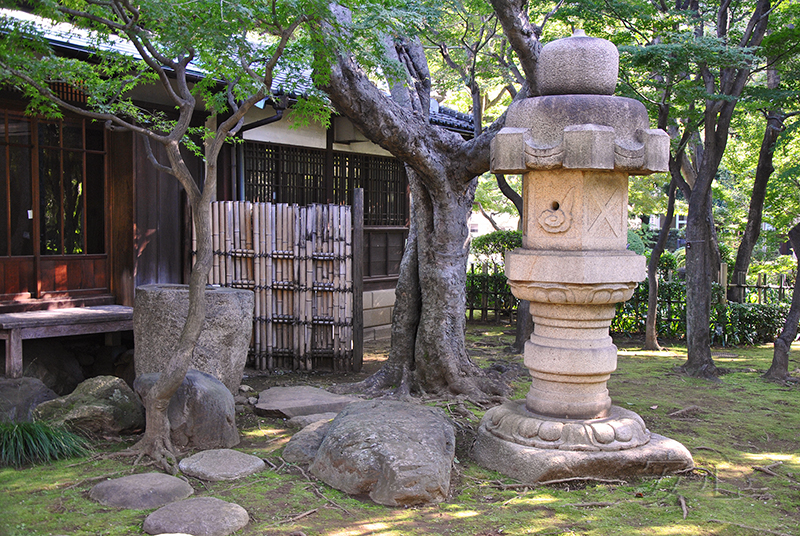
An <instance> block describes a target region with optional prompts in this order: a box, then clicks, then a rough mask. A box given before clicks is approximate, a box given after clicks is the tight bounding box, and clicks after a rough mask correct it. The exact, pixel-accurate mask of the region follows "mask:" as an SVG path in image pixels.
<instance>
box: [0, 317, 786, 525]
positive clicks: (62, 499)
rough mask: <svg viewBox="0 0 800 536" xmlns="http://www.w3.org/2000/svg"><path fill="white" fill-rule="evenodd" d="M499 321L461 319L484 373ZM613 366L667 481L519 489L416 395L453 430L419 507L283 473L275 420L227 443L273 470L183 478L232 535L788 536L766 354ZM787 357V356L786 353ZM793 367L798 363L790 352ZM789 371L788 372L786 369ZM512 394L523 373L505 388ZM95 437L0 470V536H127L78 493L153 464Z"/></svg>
mask: <svg viewBox="0 0 800 536" xmlns="http://www.w3.org/2000/svg"><path fill="white" fill-rule="evenodd" d="M512 341H513V335H512V334H511V330H510V328H509V327H508V326H486V325H470V327H469V333H468V342H467V344H468V348H469V351H470V353H471V355H472V357H473V358H474V359H475V360H476V361H477V362H479V363H480V364H481V365H482V366H485V367H494V368H496V369H500V370H506V371H509V370H510V371H511V372H512V373H513V371H514V370H520V368H521V367H520V364H521V361H522V359H521V356H519V355H514V354H513V353H511V351H510V349H509V345H510V344H511V342H512ZM617 345H618V346H619V349H620V351H619V366H618V370H617V372H615V373H614V374H613V376H612V379H611V381H610V382H609V390H610V392H611V395H612V398H613V399H614V401H615V403H616V404H618V405H621V406H623V407H627V408H630V409H632V410H634V411H636V412H637V413H639V414H640V415H641V416H642V417H643V418H644V420H645V421H646V423H647V425H648V427H649V428H650V430H651V431H654V432H657V433H659V434H662V435H666V436H668V437H672V438H674V439H677V440H678V441H681V442H682V443H683V444H684V445H686V446H687V447H688V448H689V450H690V451H691V452H692V454H693V456H694V460H695V464H696V467H697V468H696V470H694V471H692V472H691V473H688V474H682V475H679V476H667V477H663V478H647V479H638V480H629V481H619V482H615V481H609V482H593V481H570V482H563V483H559V484H551V485H545V486H536V487H525V486H522V485H520V484H519V483H517V482H514V481H513V480H511V479H508V478H506V477H503V476H502V475H500V474H498V473H494V472H491V471H487V470H485V469H482V468H480V467H478V466H477V465H475V464H474V463H473V462H472V461H471V460H470V459H469V444H470V441H471V437H472V433H473V431H474V429H475V428H476V427H477V425H478V422H479V420H480V417H481V415H482V414H483V411H484V408H478V407H475V406H472V405H470V404H469V403H466V402H462V401H429V403H433V404H435V405H438V406H440V407H442V408H443V409H444V410H445V411H447V412H448V413H449V414H450V415H451V416H452V417H453V419H454V421H455V422H456V424H457V426H458V429H459V434H458V440H459V445H458V450H457V462H456V464H455V469H456V470H455V471H454V477H453V483H452V488H453V489H452V497H451V498H450V499H449V500H448V501H447V502H445V503H442V504H439V505H436V506H429V507H424V508H388V507H384V506H379V505H376V504H373V503H371V502H370V501H369V500H368V499H364V498H357V497H356V498H354V497H349V496H347V495H345V494H343V493H341V492H339V491H336V490H334V489H332V488H330V487H328V486H327V485H325V484H324V483H322V482H319V481H317V480H315V479H314V478H313V477H312V476H311V475H310V474H308V473H307V471H304V470H303V468H300V467H296V466H293V465H291V464H286V463H284V462H283V460H282V459H281V457H280V455H281V449H282V447H283V445H284V444H285V443H286V441H288V439H289V437H290V435H291V433H292V430H289V429H287V428H286V426H285V424H284V423H283V421H281V420H279V419H268V418H262V417H258V416H256V415H253V414H252V413H247V412H243V413H241V414H239V415H238V416H237V418H238V424H239V427H240V429H241V432H242V438H243V441H242V444H241V445H240V446H239V447H237V448H239V449H241V450H243V451H245V452H249V453H252V454H256V455H258V456H260V457H262V458H265V459H267V460H269V462H270V463H271V464H272V465H273V467H272V468H271V469H270V470H268V471H265V472H263V473H260V474H258V475H254V476H251V477H249V478H246V479H243V480H239V481H235V482H200V481H198V480H195V479H189V482H190V483H191V485H192V486H193V487H194V489H195V495H196V496H213V497H218V498H220V499H223V500H227V501H233V502H236V503H238V504H240V505H241V506H243V507H244V508H245V509H247V511H248V512H249V513H250V517H251V523H250V524H249V525H248V526H247V527H246V528H245V529H243V530H242V531H241V532H240V533H239V534H241V535H242V536H256V535H258V536H262V535H273V534H274V535H291V534H294V535H300V534H305V535H307V536H313V535H326V536H345V535H347V536H364V535H368V534H374V535H381V536H390V535H391V536H395V535H469V536H477V535H480V536H499V535H524V534H536V535H551V534H552V535H556V534H586V535H607V534H624V535H652V536H669V535H675V536H677V535H712V534H713V535H720V536H734V535H742V536H745V535H747V536H749V535H753V536H755V535H762V534H784V535H798V534H800V411H798V409H800V387H798V386H797V385H795V384H785V385H779V384H775V383H769V382H765V381H764V380H762V379H761V374H762V373H763V372H764V371H765V370H766V369H767V367H768V366H769V363H770V360H771V357H772V349H771V346H764V347H757V348H754V347H747V348H733V349H732V348H725V349H720V350H719V351H718V352H717V351H716V350H715V360H716V362H717V364H718V366H721V367H725V368H726V369H727V373H726V374H725V375H724V376H723V377H722V381H721V382H719V383H710V382H707V381H703V380H696V379H692V378H687V377H686V376H684V375H682V374H680V373H678V372H676V370H675V369H676V367H677V366H678V365H680V364H681V363H682V362H683V361H684V360H685V348H684V347H682V346H680V345H674V346H669V348H668V349H666V350H664V351H662V352H643V351H640V350H639V349H638V348H639V347H640V346H639V345H638V344H637V342H636V341H631V340H617ZM368 349H369V352H368V355H367V358H366V363H367V366H366V367H365V372H363V373H362V374H359V375H356V374H349V375H347V376H345V377H343V376H334V375H327V374H284V375H271V376H252V377H250V378H247V379H246V380H245V381H246V383H248V384H250V385H251V386H252V387H254V388H256V389H262V388H265V387H267V386H271V385H289V384H313V385H317V386H321V387H325V386H326V385H330V384H331V383H334V382H337V383H341V382H344V381H352V380H354V379H358V378H361V377H364V375H365V374H366V373H368V372H370V371H372V370H375V368H377V367H378V366H380V362H381V360H382V359H383V358H384V356H385V353H386V351H387V348H386V347H385V346H381V345H375V344H373V345H371V346H369V347H368ZM795 350H797V351H800V346H798V347H797V348H796V349H795ZM791 367H792V368H794V369H796V368H797V357H796V354H793V356H792V360H791ZM797 372H798V373H800V371H797ZM513 385H514V388H515V389H514V397H515V398H520V397H523V396H524V394H525V392H526V390H527V386H528V380H527V378H526V376H525V374H524V373H523V374H520V375H519V376H518V377H517V378H516V379H515V380H514V382H513ZM135 439H136V438H135V437H129V438H123V440H122V441H121V442H120V441H108V442H101V443H95V445H94V447H95V453H94V455H92V456H90V457H84V458H76V459H72V460H65V461H60V462H57V463H53V464H50V465H42V466H35V467H25V468H22V469H13V468H0V536H12V535H13V536H22V535H26V536H27V535H45V534H53V535H61V534H65V535H66V534H69V535H72V534H74V535H131V534H133V535H135V534H143V533H142V530H141V526H142V522H143V520H144V518H145V517H146V516H147V514H149V513H150V512H149V511H134V510H119V509H116V508H109V507H105V506H102V505H99V504H97V503H95V502H93V501H91V500H90V499H89V498H88V492H89V490H90V489H91V487H92V486H93V485H94V484H96V483H97V482H99V481H100V480H102V479H105V478H115V477H120V476H124V475H127V474H131V473H132V472H141V471H147V470H152V468H147V467H141V466H137V467H133V466H132V461H131V459H130V458H123V457H114V456H109V455H110V454H112V453H114V452H118V451H120V450H122V449H124V448H125V447H126V446H128V445H129V444H131V443H132V442H133V441H135Z"/></svg>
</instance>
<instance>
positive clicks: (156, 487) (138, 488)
mask: <svg viewBox="0 0 800 536" xmlns="http://www.w3.org/2000/svg"><path fill="white" fill-rule="evenodd" d="M192 493H194V489H192V486H190V485H189V484H187V483H186V482H184V481H183V480H181V479H180V478H176V477H174V476H170V475H165V474H164V473H141V474H138V475H129V476H124V477H122V478H115V479H111V480H104V481H102V482H100V483H99V484H96V485H95V486H94V487H93V488H92V490H91V491H90V492H89V498H91V499H92V500H94V501H97V502H99V503H100V504H103V505H105V506H115V507H117V508H128V509H132V510H149V509H151V508H159V507H161V506H164V505H165V504H169V503H171V502H175V501H180V500H182V499H185V498H187V497H188V496H189V495H191V494H192Z"/></svg>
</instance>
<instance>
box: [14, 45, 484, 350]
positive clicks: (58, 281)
mask: <svg viewBox="0 0 800 536" xmlns="http://www.w3.org/2000/svg"><path fill="white" fill-rule="evenodd" d="M52 43H53V46H55V47H56V48H57V49H58V50H59V51H60V53H63V54H71V55H79V56H80V55H84V54H85V53H86V50H87V49H86V47H85V46H84V45H83V44H82V43H81V42H79V41H75V40H72V39H67V40H63V39H61V38H59V37H57V36H54V37H53V39H52ZM281 82H282V81H281V79H280V77H278V78H276V80H275V84H276V86H275V87H276V89H277V88H278V87H280V84H281ZM54 89H55V90H57V91H58V92H59V94H60V95H61V97H62V98H64V99H65V100H68V101H69V102H72V103H75V104H81V103H82V102H84V99H85V96H84V95H83V94H81V92H80V91H77V90H75V89H74V88H70V87H66V86H65V87H55V88H54ZM136 97H137V100H138V104H139V105H140V106H144V107H152V108H161V109H164V106H165V104H166V101H165V99H162V98H160V97H159V95H158V94H157V93H156V92H147V91H143V92H141V93H140V94H138V95H137V96H136ZM278 101H279V102H271V101H270V102H265V103H263V104H264V105H263V106H262V107H260V108H255V109H253V110H252V111H251V112H250V113H249V114H248V116H247V117H246V120H245V126H244V128H243V130H242V134H241V136H242V137H243V139H244V142H243V143H240V144H237V145H235V146H230V147H227V148H226V150H225V151H224V152H223V154H222V155H221V157H220V158H221V160H220V166H219V168H220V174H219V177H218V196H219V199H220V200H251V201H271V202H279V203H298V204H301V205H304V204H310V203H336V204H348V203H350V202H351V199H352V192H353V189H354V188H363V189H364V192H365V194H364V197H365V215H364V219H365V221H364V225H365V227H364V229H365V255H364V259H363V266H364V289H365V299H364V305H365V307H364V308H365V326H366V328H367V330H368V331H369V333H368V335H367V338H371V337H375V336H385V335H388V330H387V328H386V326H387V325H388V324H390V321H391V306H392V304H393V302H394V290H393V289H394V286H395V283H396V280H397V275H398V271H399V265H400V258H401V256H402V251H403V246H404V241H405V237H406V233H407V229H408V189H407V184H406V177H405V171H404V168H403V165H402V163H401V162H399V161H398V160H397V159H395V158H393V157H392V156H391V155H390V154H389V153H387V152H386V151H384V150H383V149H381V148H380V147H378V146H376V145H374V144H372V143H371V142H369V141H368V140H366V138H365V137H364V136H363V135H362V134H361V133H360V132H358V130H357V129H355V128H354V127H353V125H352V124H351V123H350V122H349V121H348V120H347V119H345V118H342V117H335V118H334V119H333V120H332V122H331V126H330V127H329V128H324V127H323V126H321V125H310V126H306V127H301V128H295V127H294V126H293V125H292V110H291V106H292V95H284V96H283V98H281V99H278ZM434 104H435V103H434ZM25 106H26V102H24V101H23V100H22V99H21V98H20V95H19V94H18V93H15V92H14V91H11V90H10V89H8V88H0V313H9V312H19V311H35V310H52V309H61V308H71V307H81V306H90V305H92V306H94V305H108V304H117V305H123V306H132V305H133V300H134V291H135V288H136V287H137V286H140V285H144V284H151V283H181V282H185V281H187V276H188V271H189V263H190V258H191V251H190V249H191V227H190V220H189V211H188V206H187V201H186V196H185V194H183V192H182V188H181V187H180V185H179V184H178V182H177V181H176V180H175V179H174V178H173V177H172V176H169V175H167V174H164V173H162V172H160V171H158V170H156V169H155V168H154V167H153V166H152V165H151V164H150V162H149V161H148V160H147V156H146V152H145V148H144V145H143V142H142V140H141V139H140V138H139V137H138V136H136V135H133V134H131V133H125V132H112V131H108V130H106V129H104V127H103V125H102V124H99V123H95V122H92V121H90V120H87V119H85V118H82V117H78V116H71V115H69V114H65V115H64V117H63V118H62V119H57V120H52V119H45V118H41V117H31V116H27V115H25V114H24V110H25ZM207 119H208V117H207V116H206V114H204V113H202V112H198V114H197V117H196V123H197V124H198V125H200V124H203V123H204V122H205V121H206V120H207ZM432 120H433V121H434V122H436V123H438V124H441V125H443V126H446V127H447V128H451V129H453V130H456V131H458V132H462V133H464V135H469V133H470V132H471V122H470V120H469V117H468V116H466V115H464V114H459V113H457V112H455V111H451V110H447V109H443V108H442V109H440V108H438V106H437V107H436V109H435V110H434V111H433V113H432ZM156 152H157V151H156ZM157 153H158V152H157ZM157 156H158V154H157ZM162 156H163V155H162ZM187 158H188V160H189V162H190V165H191V166H193V168H194V169H193V171H194V172H195V173H196V176H200V175H201V174H202V170H203V166H202V162H201V161H199V159H197V158H194V157H192V156H191V155H187ZM164 160H165V159H164ZM0 328H2V326H0ZM0 336H2V333H0Z"/></svg>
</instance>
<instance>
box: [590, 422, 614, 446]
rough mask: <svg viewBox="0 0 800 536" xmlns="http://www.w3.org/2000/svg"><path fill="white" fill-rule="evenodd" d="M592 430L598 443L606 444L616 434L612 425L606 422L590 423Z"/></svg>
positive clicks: (612, 439)
mask: <svg viewBox="0 0 800 536" xmlns="http://www.w3.org/2000/svg"><path fill="white" fill-rule="evenodd" d="M592 432H594V438H595V440H597V442H598V443H602V444H604V445H607V444H609V443H611V442H612V441H614V438H615V437H616V434H615V432H614V427H613V426H611V425H610V424H608V423H604V422H601V423H597V424H593V425H592Z"/></svg>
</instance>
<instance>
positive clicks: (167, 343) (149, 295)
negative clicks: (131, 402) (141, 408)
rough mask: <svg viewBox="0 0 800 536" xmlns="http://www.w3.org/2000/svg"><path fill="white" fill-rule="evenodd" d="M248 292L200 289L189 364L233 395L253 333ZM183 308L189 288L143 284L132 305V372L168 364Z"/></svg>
mask: <svg viewBox="0 0 800 536" xmlns="http://www.w3.org/2000/svg"><path fill="white" fill-rule="evenodd" d="M253 300H254V298H253V293H252V292H251V291H249V290H239V289H231V288H208V289H206V321H205V324H203V330H202V332H201V333H200V339H199V340H198V341H197V346H196V347H195V349H194V353H193V354H192V361H191V363H190V365H189V366H190V367H191V368H193V369H196V370H199V371H201V372H206V373H208V374H211V375H212V376H214V377H215V378H217V379H218V380H219V381H221V382H222V383H224V384H225V387H227V388H228V390H229V391H230V392H231V393H232V394H234V395H236V394H238V392H239V384H240V383H241V382H242V374H243V373H244V366H245V363H246V361H247V351H248V349H249V348H250V334H251V333H252V331H253V303H254V301H253ZM188 311H189V287H188V286H185V285H143V286H141V287H137V288H136V302H135V304H134V308H133V336H134V341H135V349H134V352H135V353H134V358H133V361H134V366H135V368H136V376H140V375H142V374H149V373H153V372H161V371H162V367H163V366H164V365H165V364H166V363H169V360H170V358H171V357H172V354H173V353H174V350H175V346H176V345H177V342H178V340H179V339H180V334H181V330H182V329H183V324H184V322H185V321H186V315H187V313H188Z"/></svg>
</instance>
